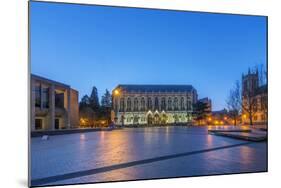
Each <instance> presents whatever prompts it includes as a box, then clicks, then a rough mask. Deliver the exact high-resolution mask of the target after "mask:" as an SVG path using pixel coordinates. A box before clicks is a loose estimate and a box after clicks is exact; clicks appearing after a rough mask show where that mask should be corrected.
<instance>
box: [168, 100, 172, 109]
mask: <svg viewBox="0 0 281 188" xmlns="http://www.w3.org/2000/svg"><path fill="white" fill-rule="evenodd" d="M168 110H172V99H171V98H170V97H169V98H168Z"/></svg>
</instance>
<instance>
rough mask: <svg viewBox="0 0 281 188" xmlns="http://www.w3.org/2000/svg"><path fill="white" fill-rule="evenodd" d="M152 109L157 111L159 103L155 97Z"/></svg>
mask: <svg viewBox="0 0 281 188" xmlns="http://www.w3.org/2000/svg"><path fill="white" fill-rule="evenodd" d="M154 109H155V110H159V101H158V98H157V97H155V99H154Z"/></svg>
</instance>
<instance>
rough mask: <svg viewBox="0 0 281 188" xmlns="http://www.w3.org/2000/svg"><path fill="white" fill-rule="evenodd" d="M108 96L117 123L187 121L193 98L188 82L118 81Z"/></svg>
mask: <svg viewBox="0 0 281 188" xmlns="http://www.w3.org/2000/svg"><path fill="white" fill-rule="evenodd" d="M112 96H113V111H112V114H111V118H112V121H114V122H115V123H116V124H118V125H122V124H123V125H136V124H148V125H150V124H172V123H191V121H192V104H193V103H195V102H196V101H197V91H196V89H195V88H194V87H193V86H191V85H118V86H117V87H116V88H115V89H114V90H113V93H112Z"/></svg>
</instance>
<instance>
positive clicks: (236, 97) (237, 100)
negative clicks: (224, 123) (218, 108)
mask: <svg viewBox="0 0 281 188" xmlns="http://www.w3.org/2000/svg"><path fill="white" fill-rule="evenodd" d="M226 104H227V108H228V111H229V115H230V116H231V118H232V119H233V120H234V125H236V124H237V120H238V117H239V114H240V112H241V106H242V98H241V87H240V84H239V81H238V80H237V81H236V82H235V85H234V87H233V89H231V90H230V91H229V96H228V98H227V100H226Z"/></svg>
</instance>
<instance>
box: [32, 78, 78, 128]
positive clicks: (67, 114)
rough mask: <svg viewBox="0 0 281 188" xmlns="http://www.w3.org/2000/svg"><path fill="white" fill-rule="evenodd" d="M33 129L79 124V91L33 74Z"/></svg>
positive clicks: (67, 126) (71, 126) (70, 126)
mask: <svg viewBox="0 0 281 188" xmlns="http://www.w3.org/2000/svg"><path fill="white" fill-rule="evenodd" d="M30 89H31V92H30V94H31V96H30V97H31V100H30V102H31V131H44V130H56V129H69V128H75V127H77V126H78V125H79V108H78V91H76V90H74V89H72V88H71V87H70V86H69V85H66V84H63V83H60V82H56V81H53V80H49V79H47V78H43V77H41V76H37V75H31V88H30Z"/></svg>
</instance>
